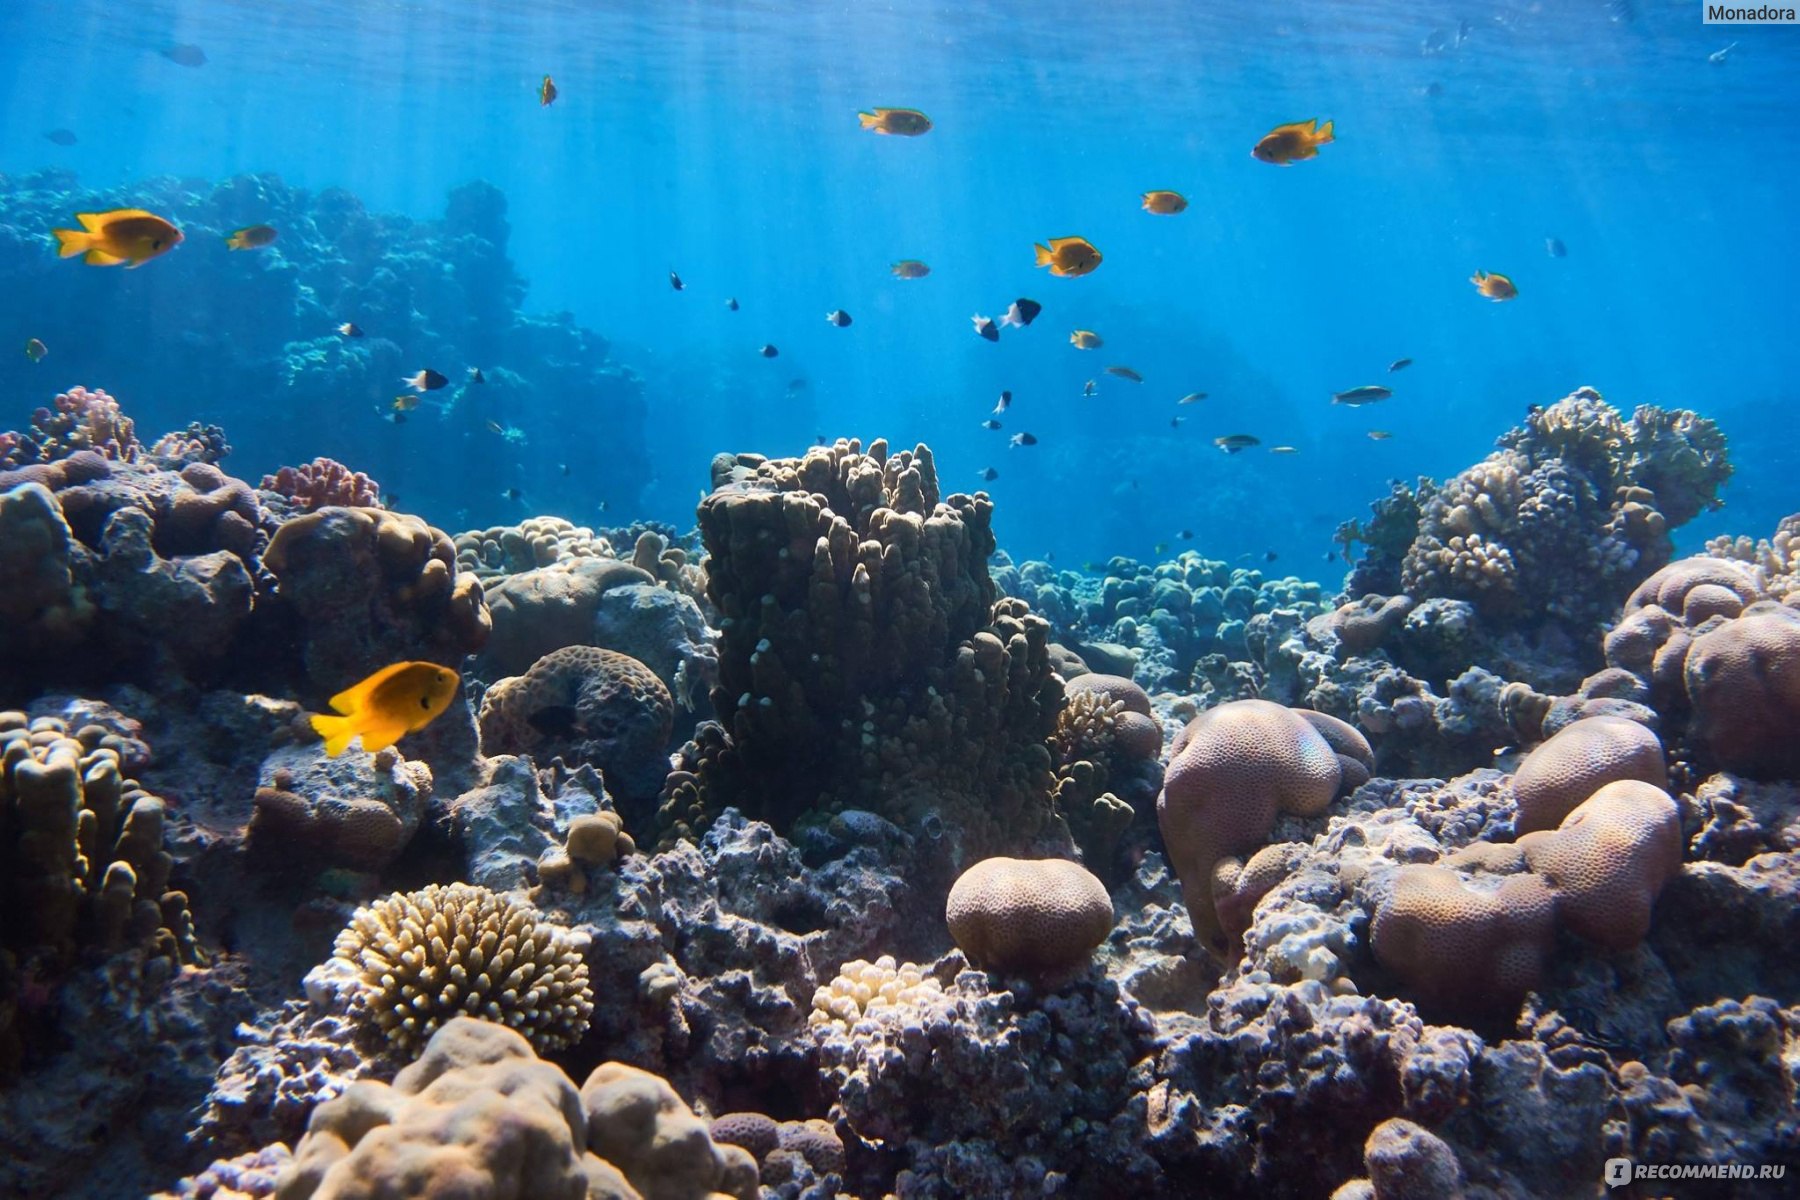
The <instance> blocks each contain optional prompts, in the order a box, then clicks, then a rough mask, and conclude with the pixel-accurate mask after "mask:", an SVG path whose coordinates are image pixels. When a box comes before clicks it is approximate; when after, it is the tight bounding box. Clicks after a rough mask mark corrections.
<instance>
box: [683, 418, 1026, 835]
mask: <svg viewBox="0 0 1800 1200" xmlns="http://www.w3.org/2000/svg"><path fill="white" fill-rule="evenodd" d="M991 508H992V506H991V505H990V503H989V502H988V501H987V499H986V498H985V497H984V496H975V497H970V496H965V495H961V494H955V495H951V496H949V497H945V498H940V495H939V492H938V482H937V472H936V469H935V467H934V465H933V462H932V458H931V452H930V451H929V450H928V449H926V448H925V447H923V446H920V447H918V448H917V449H915V450H914V451H912V452H910V453H909V452H906V451H900V452H896V453H893V454H890V453H889V451H888V447H887V444H886V443H885V442H882V441H876V442H874V443H872V444H871V445H870V447H869V449H868V452H867V453H864V452H863V450H862V447H861V445H860V444H859V443H857V442H853V441H841V440H840V441H839V442H838V443H836V444H835V445H834V446H830V447H816V448H814V449H812V450H810V451H808V452H807V454H806V455H805V457H803V458H798V459H793V458H789V459H765V458H762V457H761V456H759V455H739V456H736V457H733V456H729V455H724V456H721V457H719V458H718V459H716V460H715V461H714V463H713V491H712V492H711V494H710V495H708V496H707V497H706V498H705V499H704V500H702V501H701V504H700V512H699V517H700V528H701V533H702V535H703V537H704V538H705V541H706V548H707V552H708V554H709V555H710V559H709V563H708V568H707V594H708V596H709V598H710V599H711V601H712V603H713V605H714V607H715V608H716V609H717V610H718V612H719V614H720V629H721V634H720V643H719V684H718V685H717V686H716V687H714V688H713V691H712V702H713V707H714V709H715V711H716V712H717V715H718V719H719V726H718V727H714V728H712V729H710V730H709V729H708V727H706V726H703V727H702V729H701V731H700V733H699V734H698V735H697V736H696V738H695V740H694V741H693V742H692V743H690V744H689V746H688V747H687V748H686V749H685V750H684V751H683V754H682V762H681V768H682V769H680V770H678V771H677V772H676V773H675V774H674V775H672V776H671V777H670V782H669V785H668V786H667V787H666V788H665V796H666V799H665V802H664V805H663V808H662V812H661V815H660V817H659V820H660V823H661V824H662V826H663V828H664V830H665V831H667V832H668V833H669V834H673V835H681V836H691V835H693V834H696V833H699V832H701V831H703V830H704V829H705V828H706V827H707V826H708V825H709V824H710V823H711V822H712V821H713V820H715V819H716V814H717V813H718V812H719V811H721V810H722V809H723V808H724V807H725V806H727V805H734V806H738V807H741V808H742V809H743V810H744V811H745V812H747V813H750V814H753V815H756V816H760V817H765V818H767V819H769V820H771V821H772V822H773V823H774V824H775V825H776V826H777V827H778V828H783V829H785V828H790V827H792V825H793V823H794V822H795V821H796V820H797V819H798V818H799V817H801V816H802V815H804V814H806V813H808V812H809V811H819V810H826V809H830V808H832V807H834V806H844V807H854V808H865V809H869V810H871V811H875V812H879V813H882V814H883V815H885V816H887V817H888V818H889V819H891V820H893V821H895V822H896V823H897V824H899V825H900V826H901V827H902V828H906V829H917V828H920V827H921V822H926V821H929V822H935V823H936V826H935V827H939V828H941V829H942V831H943V836H944V839H945V841H946V842H948V843H949V847H948V848H949V850H950V852H951V853H952V855H953V856H954V857H956V858H958V859H959V860H961V861H963V862H968V861H973V860H975V859H977V858H981V857H984V856H986V855H988V854H992V853H997V852H1005V851H1009V850H1010V851H1017V850H1022V849H1025V848H1027V847H1029V846H1030V845H1032V844H1033V842H1035V841H1037V840H1039V839H1041V838H1045V837H1046V836H1050V835H1052V829H1051V823H1052V820H1053V814H1052V810H1051V787H1052V781H1051V774H1050V766H1051V764H1050V753H1049V748H1048V745H1047V743H1048V739H1049V737H1050V735H1051V733H1052V731H1053V729H1054V723H1055V720H1056V715H1057V713H1058V711H1059V710H1060V709H1061V707H1062V683H1061V680H1060V679H1059V678H1058V677H1057V676H1056V675H1055V674H1054V673H1053V672H1052V671H1051V669H1050V662H1049V655H1048V643H1049V636H1048V633H1049V630H1048V626H1047V625H1046V624H1045V623H1044V622H1043V621H1042V620H1040V619H1039V618H1037V617H1035V616H1033V615H1031V614H1030V613H1029V612H1028V611H1027V610H1026V609H1025V606H1024V605H1022V604H1020V603H1018V602H1017V601H1011V600H996V595H995V590H994V586H993V583H992V581H991V580H990V579H989V577H988V573H987V567H986V559H987V556H988V555H989V554H990V553H992V551H993V548H994V540H993V534H992V533H991V532H990V531H989V521H990V515H991Z"/></svg>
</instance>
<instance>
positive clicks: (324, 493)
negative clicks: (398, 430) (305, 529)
mask: <svg viewBox="0 0 1800 1200" xmlns="http://www.w3.org/2000/svg"><path fill="white" fill-rule="evenodd" d="M258 486H260V487H261V488H262V489H263V490H264V491H265V492H274V493H275V494H276V495H278V496H283V497H286V498H287V499H289V500H291V501H293V502H294V507H295V508H297V509H299V510H300V511H301V512H312V511H313V510H314V509H316V508H325V507H327V506H329V505H334V504H335V505H339V506H341V507H344V508H380V507H381V506H382V505H381V485H380V484H379V483H376V482H375V481H374V480H373V479H370V478H369V477H368V476H367V475H364V474H363V473H362V472H361V471H352V470H351V469H350V468H349V467H346V466H345V465H344V464H343V463H341V462H338V461H337V460H336V459H334V458H325V457H322V456H321V457H319V458H315V459H313V460H312V461H311V462H309V463H304V464H302V465H301V466H298V467H282V468H281V469H280V470H278V471H276V472H275V474H273V475H264V476H263V477H262V483H261V484H259V485H258Z"/></svg>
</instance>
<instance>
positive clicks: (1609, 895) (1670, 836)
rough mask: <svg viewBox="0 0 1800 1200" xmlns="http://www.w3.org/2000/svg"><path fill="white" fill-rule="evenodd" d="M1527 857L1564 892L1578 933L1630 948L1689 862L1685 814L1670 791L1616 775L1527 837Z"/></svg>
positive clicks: (1562, 913) (1561, 905)
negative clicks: (1553, 824)
mask: <svg viewBox="0 0 1800 1200" xmlns="http://www.w3.org/2000/svg"><path fill="white" fill-rule="evenodd" d="M1519 845H1520V847H1521V848H1522V849H1523V850H1524V852H1525V863H1526V865H1527V866H1528V867H1529V868H1530V869H1531V870H1532V871H1533V872H1535V873H1536V874H1538V875H1541V876H1542V877H1543V878H1544V880H1545V882H1547V883H1548V884H1549V885H1550V887H1551V888H1552V889H1553V890H1554V892H1555V895H1556V914H1557V917H1558V918H1559V919H1560V920H1561V921H1562V923H1563V925H1564V926H1565V927H1566V928H1567V929H1568V930H1569V931H1570V932H1572V933H1574V934H1576V935H1578V936H1580V937H1583V938H1586V939H1587V940H1588V941H1590V942H1594V943H1595V944H1597V945H1600V946H1604V947H1606V948H1607V949H1610V950H1629V949H1630V948H1631V947H1633V946H1635V945H1637V944H1638V943H1639V942H1641V941H1643V940H1644V935H1645V934H1646V933H1648V932H1649V930H1650V910H1651V907H1652V906H1653V905H1654V904H1655V903H1656V897H1657V895H1658V893H1660V892H1661V891H1662V888H1663V885H1664V884H1665V883H1667V882H1668V881H1669V879H1670V878H1671V877H1672V876H1673V875H1674V874H1675V872H1676V871H1678V870H1680V869H1681V850H1682V840H1681V817H1680V815H1679V813H1678V812H1677V811H1676V808H1675V802H1674V801H1673V800H1671V799H1670V798H1669V794H1668V793H1667V792H1665V791H1663V790H1662V789H1661V788H1659V787H1656V786H1655V785H1653V784H1649V783H1643V782H1641V781H1639V780H1635V779H1625V780H1619V781H1617V782H1614V783H1608V784H1606V785H1605V786H1604V787H1601V788H1600V789H1598V790H1597V791H1595V792H1594V794H1593V795H1592V796H1590V797H1588V798H1587V799H1586V800H1584V801H1583V802H1582V803H1581V804H1580V805H1579V806H1577V807H1576V809H1575V810H1574V811H1573V812H1571V813H1570V814H1569V815H1568V816H1567V817H1565V818H1564V819H1563V821H1562V823H1561V824H1560V825H1559V826H1557V828H1556V830H1555V832H1553V833H1552V832H1540V833H1532V834H1528V835H1526V836H1525V837H1522V838H1520V839H1519Z"/></svg>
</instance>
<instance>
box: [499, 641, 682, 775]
mask: <svg viewBox="0 0 1800 1200" xmlns="http://www.w3.org/2000/svg"><path fill="white" fill-rule="evenodd" d="M674 722H675V702H674V700H673V699H671V698H670V696H669V689H668V688H667V687H665V686H663V681H662V680H660V679H658V678H657V677H656V673H655V672H653V671H652V670H650V668H649V667H646V666H645V665H644V664H643V663H641V662H639V661H638V660H637V659H635V658H631V657H629V656H627V655H624V654H619V653H616V652H615V651H612V650H602V649H600V648H599V647H598V646H564V647H563V648H562V649H560V650H553V651H551V652H550V653H549V654H546V655H544V657H542V658H540V659H538V660H537V662H535V663H533V664H532V665H531V669H530V670H528V671H526V672H525V674H523V675H516V676H513V677H511V678H509V679H502V680H501V681H500V682H498V683H496V684H495V685H494V686H493V687H491V688H489V689H488V690H487V694H486V695H485V696H483V697H482V700H481V715H480V717H479V724H480V726H481V747H482V752H483V753H485V754H490V755H493V754H528V755H531V756H532V757H533V758H535V759H537V760H538V761H540V762H548V761H549V760H550V759H551V758H553V757H560V758H562V759H563V760H564V761H565V762H567V763H569V764H570V765H574V764H575V763H578V762H579V763H588V764H590V765H592V766H594V767H595V768H597V769H598V770H599V771H600V772H601V774H602V775H604V776H605V778H606V784H607V787H608V788H609V789H611V790H612V791H614V792H616V793H617V794H618V795H619V796H620V797H621V798H622V799H624V800H627V801H630V800H639V801H643V800H648V799H649V798H651V797H653V796H655V795H656V792H657V789H658V788H660V787H661V786H662V781H663V776H664V775H666V774H667V773H668V760H667V759H666V758H664V757H663V755H664V751H665V748H666V747H667V744H668V740H669V730H670V729H671V728H672V727H673V725H674Z"/></svg>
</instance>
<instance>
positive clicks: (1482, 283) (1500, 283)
mask: <svg viewBox="0 0 1800 1200" xmlns="http://www.w3.org/2000/svg"><path fill="white" fill-rule="evenodd" d="M1469 282H1470V283H1472V284H1474V285H1475V290H1476V291H1478V292H1480V293H1481V294H1482V295H1484V296H1486V297H1487V298H1488V299H1489V300H1511V299H1512V298H1513V297H1514V296H1516V295H1518V294H1519V289H1518V288H1516V287H1514V286H1513V281H1512V280H1511V279H1508V278H1507V277H1506V276H1504V275H1499V274H1495V273H1494V272H1491V271H1477V272H1475V273H1474V274H1473V275H1471V276H1469Z"/></svg>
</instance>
